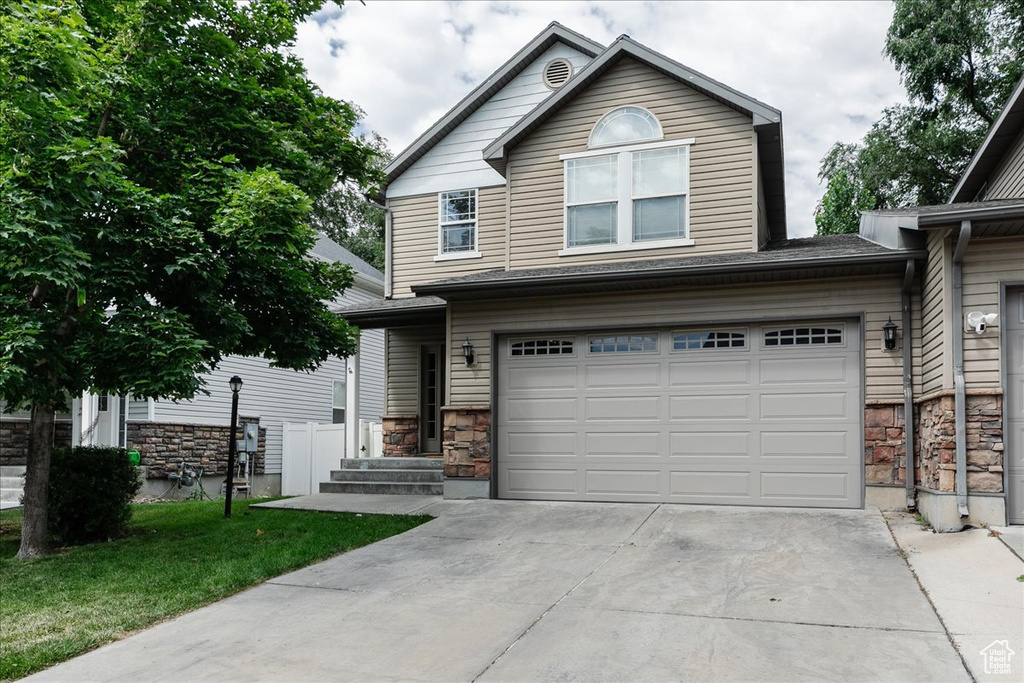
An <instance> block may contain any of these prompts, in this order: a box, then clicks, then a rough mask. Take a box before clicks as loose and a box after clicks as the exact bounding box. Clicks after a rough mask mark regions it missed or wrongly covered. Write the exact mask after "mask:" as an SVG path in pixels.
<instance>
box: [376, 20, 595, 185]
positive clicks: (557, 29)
mask: <svg viewBox="0 0 1024 683" xmlns="http://www.w3.org/2000/svg"><path fill="white" fill-rule="evenodd" d="M558 42H561V43H565V44H566V45H568V46H569V47H571V48H574V49H576V50H579V51H580V52H582V53H584V54H586V55H589V56H590V57H595V56H597V54H598V53H599V52H601V50H603V49H604V46H603V45H601V44H600V43H596V42H594V41H593V40H591V39H590V38H587V37H586V36H583V35H580V34H579V33H576V32H575V31H572V30H570V29H567V28H566V27H564V26H562V25H561V24H559V23H558V22H557V21H553V22H551V23H550V24H548V27H547V28H545V29H544V30H543V31H541V32H540V33H539V34H538V35H537V36H536V37H535V38H534V39H533V40H531V41H530V42H529V43H527V44H526V46H525V47H523V49H521V50H520V51H519V52H517V53H516V54H514V55H513V56H512V58H511V59H509V60H508V61H507V62H505V63H504V64H502V65H501V67H499V68H498V70H497V71H495V72H494V73H492V74H491V75H490V76H489V77H488V78H487V80H485V81H484V82H483V83H481V84H480V85H478V86H477V87H476V88H475V89H474V90H473V91H472V92H470V93H469V94H468V95H466V96H465V97H464V98H463V99H462V101H461V102H459V103H458V104H456V105H455V106H454V107H452V108H451V109H450V110H449V111H448V113H447V114H445V115H444V116H442V117H441V118H440V120H438V121H437V123H435V124H434V125H433V126H431V127H430V128H428V129H427V131H426V132H425V133H423V134H422V135H420V136H419V137H418V138H416V140H415V141H413V143H412V144H411V145H409V146H408V147H406V148H405V150H404V151H403V152H402V153H401V154H399V155H398V156H396V157H395V158H394V159H392V160H391V163H389V164H388V165H387V167H386V168H385V169H384V172H385V174H386V175H387V180H386V183H388V184H390V183H391V182H392V181H393V180H395V179H396V178H397V177H398V176H400V175H402V173H404V172H405V171H406V170H407V169H408V168H409V167H410V166H412V165H413V164H414V163H416V161H417V160H418V159H419V158H420V157H422V156H423V155H424V154H426V153H427V152H428V151H430V148H431V147H433V146H434V145H436V144H437V143H438V142H440V141H441V140H442V139H443V138H444V137H445V136H446V135H448V133H450V132H451V131H452V130H454V129H455V127H456V126H458V125H459V124H460V123H462V122H463V121H465V120H466V119H467V118H469V116H470V115H471V114H472V113H473V112H475V111H476V110H477V109H479V108H480V107H481V106H482V105H483V104H484V103H485V102H487V101H488V100H489V99H491V97H493V96H494V95H495V94H496V93H497V92H498V91H499V90H501V89H502V88H503V87H505V86H506V85H507V84H508V83H509V81H511V80H512V79H513V78H515V77H516V76H518V75H519V74H520V73H522V71H523V70H524V69H526V68H527V67H528V66H530V64H532V63H533V61H534V60H535V59H537V57H539V56H540V55H542V54H543V53H544V52H545V51H546V50H547V49H548V48H550V47H551V46H552V45H554V44H555V43H558Z"/></svg>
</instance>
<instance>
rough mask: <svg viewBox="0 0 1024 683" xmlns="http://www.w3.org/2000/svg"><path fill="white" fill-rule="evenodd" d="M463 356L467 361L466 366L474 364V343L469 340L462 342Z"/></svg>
mask: <svg viewBox="0 0 1024 683" xmlns="http://www.w3.org/2000/svg"><path fill="white" fill-rule="evenodd" d="M462 355H463V357H464V358H465V359H466V365H472V364H473V342H471V341H469V339H467V340H466V341H464V342H462Z"/></svg>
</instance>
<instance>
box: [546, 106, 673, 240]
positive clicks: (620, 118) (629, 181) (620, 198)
mask: <svg viewBox="0 0 1024 683" xmlns="http://www.w3.org/2000/svg"><path fill="white" fill-rule="evenodd" d="M661 137H662V132H661V126H660V124H658V120H657V119H656V118H655V117H654V115H653V114H651V113H650V112H648V111H646V110H644V109H640V108H639V107H622V108H620V109H616V110H615V111H613V112H611V113H609V114H607V115H606V116H605V117H604V118H602V119H601V120H600V121H599V122H598V124H597V126H595V127H594V130H593V132H592V133H591V139H590V144H591V146H592V147H600V149H596V150H592V151H588V152H579V153H574V154H563V155H562V156H561V157H560V158H561V159H562V161H563V162H564V163H565V249H564V250H563V251H562V252H561V253H562V254H563V255H569V254H573V253H593V252H595V251H612V250H617V249H647V248H655V247H661V246H684V245H689V244H692V243H693V242H692V241H691V240H689V239H688V222H689V221H688V215H689V203H688V199H689V182H690V178H689V164H690V158H689V149H690V147H689V146H690V145H691V144H692V143H693V140H692V139H689V140H660V138H661ZM645 140H655V142H644V141H645ZM609 144H615V145H620V146H619V147H617V148H614V149H607V147H606V146H607V145H609Z"/></svg>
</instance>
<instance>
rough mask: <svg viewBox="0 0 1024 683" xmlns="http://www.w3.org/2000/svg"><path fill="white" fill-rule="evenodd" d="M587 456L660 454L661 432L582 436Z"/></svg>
mask: <svg viewBox="0 0 1024 683" xmlns="http://www.w3.org/2000/svg"><path fill="white" fill-rule="evenodd" d="M584 443H585V444H586V448H585V450H584V452H585V453H586V454H587V455H588V456H594V457H601V456H605V457H607V456H617V457H623V458H633V457H637V456H654V457H657V456H658V454H659V453H661V448H662V447H661V432H591V431H588V432H587V433H586V434H585V436H584Z"/></svg>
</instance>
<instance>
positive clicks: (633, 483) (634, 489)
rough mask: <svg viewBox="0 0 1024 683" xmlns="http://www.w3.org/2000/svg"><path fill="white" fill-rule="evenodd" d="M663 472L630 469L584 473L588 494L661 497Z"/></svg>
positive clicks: (597, 470)
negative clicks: (660, 488) (660, 483)
mask: <svg viewBox="0 0 1024 683" xmlns="http://www.w3.org/2000/svg"><path fill="white" fill-rule="evenodd" d="M660 480H661V471H660V470H656V469H652V470H628V469H588V470H586V471H585V473H584V482H585V487H586V489H585V490H586V493H588V494H611V495H616V496H649V497H651V498H656V497H657V496H658V495H659V491H658V483H659V482H660Z"/></svg>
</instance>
